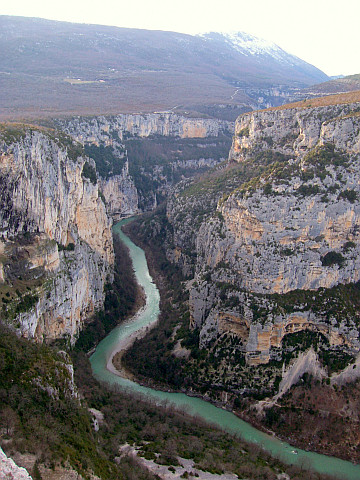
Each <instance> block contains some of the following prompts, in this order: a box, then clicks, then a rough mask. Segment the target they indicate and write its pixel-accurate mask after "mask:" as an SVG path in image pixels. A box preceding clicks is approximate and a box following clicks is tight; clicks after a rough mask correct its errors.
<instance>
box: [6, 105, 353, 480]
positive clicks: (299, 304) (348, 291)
mask: <svg viewBox="0 0 360 480" xmlns="http://www.w3.org/2000/svg"><path fill="white" fill-rule="evenodd" d="M327 101H328V99H327ZM312 102H313V100H311V101H308V102H303V103H301V104H300V105H291V106H288V107H286V108H284V109H270V110H266V111H259V112H258V111H256V112H251V113H245V114H244V115H242V116H241V117H239V119H238V120H237V122H236V125H235V135H234V137H233V139H232V146H231V149H230V143H231V133H230V132H231V129H232V128H233V125H232V124H231V122H225V121H220V120H214V119H199V118H197V119H196V118H187V117H183V116H179V115H175V114H171V113H158V114H147V115H145V114H144V115H137V114H136V115H135V114H134V115H130V114H129V115H125V114H123V115H117V116H113V117H110V116H102V117H84V118H83V117H73V118H66V119H57V120H56V119H55V120H53V121H52V123H51V126H50V128H49V127H39V126H38V127H35V126H30V125H23V124H7V125H6V124H4V125H3V126H2V127H1V133H0V135H1V163H0V181H1V185H2V187H3V188H2V190H1V194H0V201H1V213H0V214H1V228H2V230H1V243H0V255H1V256H0V280H1V283H0V288H1V295H0V298H1V320H2V323H5V324H6V325H7V326H8V327H10V329H11V330H13V331H16V332H17V334H18V335H20V336H21V337H26V338H29V339H34V340H35V341H36V342H37V343H38V344H39V345H41V344H42V343H43V344H44V348H45V344H49V343H54V342H55V344H56V342H58V345H60V346H61V348H64V349H71V348H72V347H74V345H75V348H76V341H77V339H78V337H79V335H80V332H81V331H86V328H87V326H88V320H89V318H91V317H92V315H95V314H97V313H98V312H99V311H101V310H102V309H103V308H107V307H109V304H110V303H111V304H112V303H114V304H115V303H116V302H118V301H119V298H118V297H116V295H115V294H114V291H113V289H112V287H111V282H112V281H113V279H114V276H115V275H116V272H115V271H114V267H113V265H114V245H113V239H112V234H111V226H112V219H114V221H117V220H118V219H120V218H122V217H127V216H129V215H133V214H137V213H144V212H145V213H146V215H145V216H144V217H141V218H140V219H139V220H138V221H136V222H134V223H133V225H132V226H129V227H128V229H129V231H130V232H131V235H132V236H133V237H134V236H137V238H138V241H139V242H141V243H142V244H146V245H147V248H148V249H150V250H151V249H152V250H153V261H154V258H155V257H156V255H157V254H159V256H158V258H157V260H156V262H157V265H155V267H154V266H153V268H154V269H155V270H156V269H157V270H158V272H160V273H161V275H160V276H159V278H160V280H161V282H162V283H165V284H167V286H166V289H165V291H166V295H165V298H164V301H165V302H167V305H168V307H167V308H168V310H169V311H168V310H167V309H166V308H164V309H163V311H162V317H161V319H160V322H159V324H158V325H157V326H156V327H155V328H154V330H152V331H151V332H149V334H148V335H147V336H145V337H144V338H143V339H141V340H140V339H139V340H138V341H137V342H135V344H134V346H133V347H132V349H130V351H129V352H128V354H127V355H125V365H126V368H129V369H130V370H131V371H132V373H133V375H135V376H136V377H137V378H139V379H140V380H141V381H142V382H145V381H147V382H157V384H158V385H162V386H164V385H166V383H168V386H167V387H168V388H173V389H178V390H183V391H187V392H191V393H192V394H193V395H202V396H206V397H207V398H209V399H211V400H212V401H213V402H218V403H220V404H222V405H223V406H226V408H228V409H234V410H236V411H237V413H239V414H240V415H241V416H243V417H246V415H248V417H249V419H250V420H251V421H255V420H254V419H255V417H256V415H257V414H256V412H258V414H259V416H258V418H257V420H256V421H258V422H260V423H262V425H263V427H264V426H265V428H270V429H273V430H274V431H277V430H276V429H277V428H280V427H281V425H280V426H278V425H277V423H276V422H277V420H279V419H280V420H281V418H282V417H281V415H283V411H284V412H285V413H286V412H287V410H286V411H285V405H284V404H282V403H281V402H282V399H281V398H280V397H284V399H285V400H286V401H288V397H287V395H288V394H289V392H291V391H294V389H296V388H298V389H299V388H300V394H301V393H303V392H304V390H306V389H307V390H308V391H309V392H310V393H311V395H312V392H313V391H315V388H318V389H320V388H322V389H324V391H325V389H328V390H326V391H327V392H331V394H332V395H335V396H336V395H337V397H336V398H337V399H339V398H340V397H339V395H340V394H341V395H344V396H345V397H346V396H347V400H348V403H347V404H345V405H344V406H343V405H341V408H343V410H342V412H341V414H340V413H339V412H331V415H336V416H337V419H338V421H339V425H338V424H335V425H336V426H337V427H338V434H339V435H344V438H345V440H344V445H345V444H346V448H345V447H344V449H343V450H341V449H340V448H339V451H340V450H341V452H340V453H341V456H342V457H343V458H346V459H348V460H352V461H357V460H358V449H359V438H358V434H357V431H358V430H357V428H356V425H357V421H358V411H357V409H356V401H357V398H356V396H351V395H352V394H351V395H350V393H348V392H350V391H351V388H352V387H351V385H355V386H356V385H357V383H356V382H357V381H358V376H359V372H360V367H359V362H358V360H357V357H358V352H359V314H358V311H359V310H358V308H359V284H358V282H359V280H360V279H359V266H358V253H359V252H358V250H359V239H358V230H359V211H358V210H359V193H360V192H359V178H358V171H359V168H358V167H359V165H358V163H359V153H360V152H359V150H360V139H359V131H360V127H359V118H360V117H359V100H358V99H357V100H356V101H354V100H353V99H352V98H351V100H348V101H343V100H339V99H336V98H334V99H333V104H332V105H328V104H322V105H321V104H319V105H315V106H313V105H312ZM54 126H55V127H56V129H54V128H53V127H54ZM229 149H230V156H229V159H228V160H226V157H227V154H226V151H227V150H229ZM165 151H166V154H164V152H165ZM144 152H145V153H144ZM169 157H170V160H171V161H170V162H169V161H167V162H166V161H165V159H164V158H167V160H169ZM210 168H211V170H209V169H210ZM156 262H155V263H156ZM175 271H176V274H175V273H174V272H175ZM171 275H173V277H171ZM176 275H178V276H177V277H176ZM171 278H172V279H175V278H176V279H177V280H176V281H175V280H173V283H171V282H172V280H171ZM179 279H180V280H179ZM161 282H160V283H161ZM181 295H182V298H180V297H181ZM155 296H156V295H155ZM120 300H121V299H120ZM155 303H156V302H155ZM154 308H155V310H156V305H155V307H154ZM169 312H170V313H169ZM153 313H154V315H155V316H156V312H155V311H154V312H153ZM166 315H168V316H169V319H168V320H166ZM153 319H154V318H153ZM163 320H164V322H163ZM126 327H129V328H128V330H130V329H131V328H132V327H130V325H124V326H123V327H122V331H125V328H126ZM159 332H162V333H161V335H162V337H161V338H162V339H163V340H164V341H163V342H162V348H163V350H161V351H160V350H159V351H156V349H153V348H152V346H153V345H154V342H153V339H154V338H155V337H154V336H156V335H160V333H159ZM6 335H7V334H6ZM6 335H5V334H4V337H6ZM114 335H115V334H114ZM111 338H112V337H110V339H108V340H106V341H108V342H111V341H112V340H111ZM102 345H103V344H100V346H99V348H100V351H101V349H102V348H103V347H102ZM150 347H151V348H150ZM22 348H24V349H25V348H27V347H22ZM29 348H30V347H29ZM31 348H32V347H31ZM4 352H7V350H6V349H5V348H4V349H2V353H3V354H4V356H3V357H2V359H3V361H4V365H6V366H7V368H9V369H10V367H9V365H10V364H9V363H8V361H9V356H8V353H4ZM97 354H98V353H96V354H95V357H92V362H93V365H94V362H95V359H96V355H97ZM29 355H30V354H29ZM49 355H50V354H49ZM134 358H135V360H134ZM11 362H12V363H11ZM11 362H10V363H11V365H12V367H14V368H15V365H16V361H15V360H11ZM152 362H153V363H152ZM50 363H51V362H50ZM51 364H52V363H51ZM141 364H142V366H143V367H147V371H144V369H142V367H141ZM52 365H55V367H54V368H55V370H54V373H53V376H52V377H51V378H50V377H47V380H46V382H45V383H42V381H41V380H39V378H41V377H40V374H41V372H42V371H43V370H46V369H45V368H43V367H42V368H40V367H39V368H38V364H37V363H36V362H35V363H34V364H31V367H29V369H28V371H29V372H30V373H31V375H32V374H33V373H34V376H33V377H31V376H30V377H26V376H25V377H26V381H24V382H25V383H24V385H31V388H35V386H36V385H37V386H39V388H40V390H41V391H42V392H43V395H44V396H46V395H47V397H46V398H47V399H48V400H49V399H50V400H51V403H52V404H55V403H56V402H55V401H54V398H57V397H56V395H58V397H59V398H60V399H61V398H63V397H62V396H63V395H64V398H67V397H66V393H65V390H66V388H67V389H68V390H69V391H70V390H71V392H72V393H71V395H70V396H71V398H72V400H71V402H74V404H76V402H77V401H78V400H77V394H76V388H75V386H72V387H71V388H70V385H73V378H72V372H71V371H70V370H71V364H70V360H69V358H68V357H67V356H66V354H60V356H58V357H56V360H54V363H53V364H52ZM139 365H140V366H139ZM164 365H165V368H162V367H163V366H164ZM149 366H150V368H149ZM12 367H11V368H12ZM160 367H161V368H160ZM175 369H176V371H177V377H176V382H177V384H174V382H171V381H169V378H167V375H168V374H170V373H172V372H174V371H175ZM295 370H297V371H298V373H297V374H295ZM66 372H68V373H66ZM30 373H29V375H30ZM25 377H22V376H21V375H20V376H19V378H21V379H22V378H25ZM63 377H65V378H66V379H67V381H68V384H67V387H66V388H64V392H63V391H62V390H61V388H60V389H59V393H54V392H56V388H57V387H56V383H57V382H59V383H61V382H62V381H63ZM149 377H150V378H149ZM151 377H152V378H151ZM21 382H22V380H21ZM6 388H7V389H8V388H10V387H6ZM29 388H30V387H29ZM83 388H85V387H83ZM139 388H140V387H139ZM301 389H302V390H301ZM6 391H8V390H6ZM144 391H146V392H148V391H147V390H144ZM12 395H15V393H14V392H13V393H12ZM82 395H84V394H83V393H82ZM104 395H105V394H104ZM109 395H110V394H109ZM159 395H160V396H162V395H163V394H159ZM180 395H181V394H180ZM309 395H310V394H309ZM8 397H9V398H10V397H11V395H10V396H8ZM8 397H7V396H6V395H5V396H2V397H1V401H2V402H3V403H4V404H7V403H6V402H10V400H11V399H10V400H9V398H8ZM345 397H344V398H345ZM164 398H165V397H164ZM166 398H169V399H170V398H171V399H172V398H173V397H172V395H171V394H169V396H166ZM174 398H175V397H174ZM184 398H185V396H184V395H181V402H180V403H182V402H184V401H185V400H184ZM198 400H199V399H197V398H191V399H190V401H191V402H193V401H194V402H195V403H197V402H198ZM345 400H346V398H345ZM345 400H344V401H345ZM102 401H104V400H102ZM199 402H200V400H199ZM11 405H13V406H12V407H11V408H14V403H11ZM96 405H97V406H98V407H99V408H100V409H101V408H103V406H102V405H101V402H100V400H97V401H93V406H92V408H95V409H97V408H96ZM293 406H294V405H289V408H288V410H289V412H291V408H292V407H293ZM62 408H65V407H62ZM76 408H77V407H76ZM76 408H75V407H74V409H75V410H74V411H76ZM213 408H215V407H213V406H212V405H210V404H209V405H208V406H205V405H204V404H203V403H201V407H200V410H201V411H202V410H204V409H205V410H207V409H209V412H210V413H209V414H208V416H207V420H210V419H213V418H214V416H217V415H218V414H219V413H216V412H217V410H213ZM54 409H55V410H56V407H55V405H54ZM277 409H280V413H279V411H278V410H277ZM308 410H309V411H307V412H306V413H307V415H310V417H309V418H312V417H311V415H313V416H314V415H316V414H318V413H319V412H315V413H311V412H310V407H309V409H308ZM104 411H105V412H108V411H107V407H106V408H105V407H104ZM255 411H256V412H255ZM324 411H325V410H324ZM269 412H270V413H269ZM100 413H101V412H100ZM84 415H85V414H84ZM87 415H88V414H87ZM219 415H220V414H219ZM221 415H224V416H225V417H226V418H227V412H225V411H224V412H221ZM276 415H278V416H277V417H276ZM326 415H328V416H329V415H330V413H329V411H326V414H325V413H324V418H325V417H326ZM20 418H21V416H20V415H19V416H18V420H17V421H20V420H19V419H20ZM108 418H110V417H108ZM229 418H230V417H229ZM284 418H286V417H284ZM331 420H332V417H331ZM74 421H75V420H74ZM341 421H342V422H343V425H342V426H341V425H340V423H341ZM226 422H228V423H230V424H233V423H234V422H235V420H234V418H233V417H231V419H230V420H226V421H225V423H226ZM228 423H227V424H228ZM280 423H281V422H280ZM284 423H286V422H285V421H284V420H283V424H284ZM15 424H16V422H15ZM89 424H90V423H89ZM348 427H350V428H348ZM14 428H15V429H16V428H18V427H14ZM86 428H88V430H87V434H88V433H89V430H90V427H86ZM106 428H108V427H106ZM243 428H244V427H243V426H242V427H241V429H243ZM346 428H348V430H349V432H348V434H346V435H348V436H346V435H345V433H344V431H345V430H346ZM104 429H105V427H104ZM295 431H296V429H294V432H295ZM300 433H301V432H300ZM280 434H283V432H280ZM296 435H299V437H301V435H300V434H299V432H298V433H297V434H295V433H294V438H291V441H292V442H294V443H295V444H296V445H298V444H299V445H303V444H302V443H301V441H300V440H299V439H298V438H296ZM314 435H318V437H315V439H314V440H313V441H314V443H313V444H311V445H310V449H317V450H319V451H322V452H323V453H328V454H334V452H333V451H331V450H329V448H330V447H329V446H328V445H326V444H325V443H326V442H322V441H321V438H322V437H324V435H325V434H324V433H322V432H321V431H320V430H318V431H316V433H315V434H314ZM321 435H322V437H321ZM326 435H328V433H326ZM326 435H325V436H326ZM283 436H285V435H284V434H283ZM130 438H131V435H130ZM146 438H147V437H146ZM319 439H320V440H319ZM144 442H145V443H146V442H147V440H146V439H145V440H144ZM296 442H298V443H296ZM275 443H276V442H275ZM335 446H336V447H337V448H338V445H335ZM314 447H315V448H314ZM114 448H115V447H114ZM94 455H95V454H94ZM112 455H113V454H112ZM292 455H293V456H294V455H296V454H292ZM302 455H306V457H305V458H307V455H308V454H307V453H305V452H304V453H303V452H302V451H300V449H299V450H298V456H297V457H296V458H299V459H300V458H302ZM95 456H96V455H95ZM70 457H71V459H72V460H71V461H72V462H73V463H72V466H74V465H75V464H76V462H75V461H74V457H73V456H70ZM94 458H95V457H94ZM96 458H97V457H96ZM290 458H292V457H291V454H290ZM311 458H312V457H311ZM99 461H100V460H99ZM334 461H335V460H334ZM335 462H336V461H335ZM328 465H333V464H332V463H331V461H330V459H329V463H328ZM339 465H340V467H339V468H340V469H341V471H343V470H344V466H343V465H344V464H342V463H341V462H340V461H339ZM346 465H347V466H346V468H347V469H349V471H351V469H352V466H351V465H348V464H346ZM79 468H80V467H79ZM96 468H97V470H96V471H97V472H98V473H97V474H96V475H98V478H102V476H101V475H103V474H100V471H101V469H100V467H99V466H97V467H96ZM109 468H110V467H109ZM114 468H115V467H114ZM281 468H282V467H281ZM329 468H330V470H326V471H325V470H321V471H322V472H326V473H335V472H336V470H335V467H333V466H331V467H329ZM357 468H358V467H354V472H355V473H354V474H352V473H349V477H348V478H356V475H358V469H357ZM92 469H93V471H95V467H94V466H92ZM78 471H79V470H78ZM279 471H280V470H278V471H277V472H279ZM281 471H283V470H281ZM274 472H275V467H274V470H273V471H272V473H271V474H272V475H273V477H269V478H279V477H275V473H274ZM81 473H82V475H84V476H85V477H86V475H87V473H86V467H81ZM109 475H110V474H109ZM269 475H270V473H269ZM276 475H280V473H276ZM351 475H355V476H351ZM104 478H111V477H110V476H109V477H105V476H104ZM125 478H126V477H125Z"/></svg>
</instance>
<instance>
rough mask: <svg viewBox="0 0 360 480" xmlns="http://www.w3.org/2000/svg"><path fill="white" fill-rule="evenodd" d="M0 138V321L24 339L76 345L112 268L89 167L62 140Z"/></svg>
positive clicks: (18, 131)
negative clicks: (0, 296)
mask: <svg viewBox="0 0 360 480" xmlns="http://www.w3.org/2000/svg"><path fill="white" fill-rule="evenodd" d="M1 137H2V138H1V156H0V182H1V185H2V189H1V193H0V203H1V210H0V224H1V241H0V252H1V258H0V261H1V269H0V271H1V272H2V274H1V280H2V285H1V284H0V287H2V290H3V292H4V293H5V296H4V297H3V302H2V314H1V316H2V317H3V319H4V320H5V321H6V322H7V323H11V324H13V325H14V326H15V327H16V328H18V329H19V330H20V331H21V333H22V334H23V335H24V336H29V337H34V338H36V339H37V340H44V339H55V338H59V337H64V336H66V337H68V338H69V339H70V341H73V340H74V339H75V337H76V335H77V333H78V331H79V328H80V327H81V325H82V322H83V321H84V319H85V318H86V317H88V316H89V315H90V314H91V313H92V312H93V311H94V310H95V309H97V308H101V307H102V305H103V301H104V293H103V290H104V284H105V281H106V278H107V276H108V275H109V273H110V267H111V265H112V263H113V246H112V235H111V221H110V220H109V218H108V217H107V215H106V211H105V206H104V204H103V202H102V200H101V198H100V197H99V190H98V185H97V184H96V177H95V179H94V178H91V181H90V180H89V178H86V177H89V176H90V177H91V173H93V174H95V170H94V166H93V165H92V164H91V161H89V160H87V159H86V158H85V157H83V156H81V153H82V152H81V148H80V146H79V145H75V144H73V143H72V141H71V139H70V138H69V137H65V136H62V135H60V134H55V133H53V132H47V131H41V130H37V129H33V128H27V127H16V128H15V127H11V128H8V129H6V128H5V129H3V130H2V132H1ZM89 172H90V173H89ZM93 182H94V183H93ZM9 287H12V288H11V290H9ZM14 290H16V292H17V296H16V295H14ZM9 292H12V293H9Z"/></svg>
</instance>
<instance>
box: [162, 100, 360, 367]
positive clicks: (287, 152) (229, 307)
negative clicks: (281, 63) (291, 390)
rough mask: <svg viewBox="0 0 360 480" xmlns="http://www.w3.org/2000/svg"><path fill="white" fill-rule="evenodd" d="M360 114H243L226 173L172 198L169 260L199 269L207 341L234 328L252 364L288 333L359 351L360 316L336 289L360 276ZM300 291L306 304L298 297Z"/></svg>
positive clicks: (188, 270)
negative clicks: (308, 335)
mask: <svg viewBox="0 0 360 480" xmlns="http://www.w3.org/2000/svg"><path fill="white" fill-rule="evenodd" d="M359 111H360V106H359V104H347V105H335V106H324V107H318V108H287V109H280V110H269V111H260V112H252V113H248V114H244V115H242V116H241V117H239V119H238V120H237V122H236V128H235V136H234V140H233V145H232V149H231V152H230V156H229V167H228V169H229V172H225V173H224V172H220V173H219V174H218V176H217V177H216V178H213V180H212V182H213V183H212V184H211V185H210V187H211V188H210V187H209V180H207V183H206V181H204V182H203V183H200V184H198V185H194V186H191V187H190V188H189V189H188V190H186V189H185V190H184V191H183V192H179V193H178V194H177V197H176V198H173V199H172V200H171V201H170V202H169V204H168V220H169V222H170V223H171V224H172V226H173V227H174V235H173V237H172V239H171V241H169V245H168V257H169V258H170V259H171V260H172V261H175V262H177V263H178V264H179V265H180V266H181V267H182V268H183V271H184V273H185V274H186V275H188V276H192V275H193V281H192V282H190V284H189V285H190V313H191V323H192V325H193V326H197V327H198V328H199V329H200V344H201V345H202V346H203V347H205V346H207V345H208V344H209V342H210V341H212V340H214V339H216V338H218V336H219V335H220V336H221V335H222V334H223V333H224V331H227V332H228V333H230V334H232V335H234V336H237V337H238V338H240V339H241V340H242V342H243V345H244V347H243V350H244V353H246V359H247V362H248V363H251V364H259V363H266V362H268V361H269V359H271V358H275V359H276V358H277V356H278V352H279V349H280V350H281V345H282V339H283V338H284V336H285V335H287V334H289V333H294V332H299V331H302V330H310V331H315V332H319V333H321V334H323V335H325V336H326V337H327V338H328V340H329V342H330V348H337V346H339V345H341V346H343V348H346V349H349V350H350V351H352V352H353V353H354V352H356V351H358V349H359V347H360V344H359V334H358V325H359V320H360V319H359V318H358V315H357V314H355V315H353V314H352V313H349V311H347V312H346V313H344V311H342V307H340V303H341V301H342V300H341V301H340V300H339V299H338V298H337V297H336V295H337V293H335V292H337V291H338V290H336V288H337V287H338V286H340V285H349V288H350V286H351V285H355V284H356V283H357V282H358V281H359V280H360V263H359V254H360V238H359V231H360V187H359V185H360V178H359V175H358V172H359V170H360V157H359V153H360V115H359ZM231 172H232V173H231ZM235 178H237V183H236V182H235V183H234V179H235ZM216 182H217V184H218V187H217V189H216V188H215V187H214V185H215V184H216ZM229 185H231V186H230V187H229ZM219 186H220V187H219ZM209 192H210V193H209ZM207 195H208V196H212V200H207V199H206V196H207ZM190 205H191V207H190ZM194 251H195V252H196V254H195V255H194V253H192V252H194ZM192 269H193V270H192ZM301 291H303V292H307V293H306V299H305V296H304V295H302V294H300V293H298V294H292V292H301ZM311 292H313V293H311ZM325 296H328V298H327V301H326V302H325V301H324V299H323V297H325ZM335 297H336V299H335ZM339 298H340V297H339ZM301 299H302V300H301ZM316 303H318V305H320V304H321V306H322V307H321V308H320V306H319V308H317V307H316V306H315V304H316ZM329 312H331V313H329Z"/></svg>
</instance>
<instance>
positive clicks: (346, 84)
mask: <svg viewBox="0 0 360 480" xmlns="http://www.w3.org/2000/svg"><path fill="white" fill-rule="evenodd" d="M355 90H360V74H357V75H348V76H347V77H340V78H335V79H333V80H329V81H327V82H322V83H319V84H317V85H312V86H311V87H308V88H306V89H304V92H305V93H311V94H316V95H326V94H332V93H346V92H353V91H355Z"/></svg>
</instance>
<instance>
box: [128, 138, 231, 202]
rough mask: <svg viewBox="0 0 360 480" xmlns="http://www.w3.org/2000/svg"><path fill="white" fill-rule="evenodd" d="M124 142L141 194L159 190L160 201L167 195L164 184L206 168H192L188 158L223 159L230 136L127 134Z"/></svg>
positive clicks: (228, 145)
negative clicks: (163, 189)
mask: <svg viewBox="0 0 360 480" xmlns="http://www.w3.org/2000/svg"><path fill="white" fill-rule="evenodd" d="M124 143H125V147H126V149H127V152H128V156H129V159H130V162H129V172H130V175H131V176H132V178H133V179H134V182H135V186H136V188H137V189H138V191H139V193H140V197H141V198H144V197H146V196H147V195H148V194H149V192H154V191H156V192H157V198H158V202H161V201H162V200H163V199H164V198H165V197H164V195H163V194H162V192H161V187H162V186H164V187H166V185H167V184H169V183H170V184H175V183H177V182H179V181H180V180H181V179H182V178H184V177H191V176H193V175H194V174H198V173H201V172H204V171H205V170H207V167H206V166H204V167H203V168H198V167H197V166H196V165H195V166H194V167H192V166H191V165H188V164H187V163H186V162H187V161H189V160H195V161H196V160H199V159H202V158H205V159H208V158H210V159H214V160H215V161H220V159H222V158H226V157H227V155H228V152H229V149H230V145H231V138H230V136H227V135H220V136H218V137H206V138H180V137H165V136H160V135H152V136H150V137H145V138H137V137H128V138H127V139H125V141H124ZM182 162H184V163H182ZM141 202H142V200H141V199H140V203H141Z"/></svg>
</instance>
